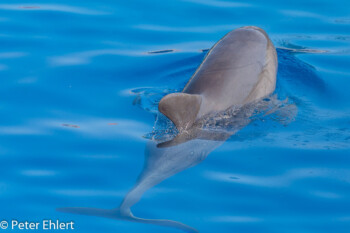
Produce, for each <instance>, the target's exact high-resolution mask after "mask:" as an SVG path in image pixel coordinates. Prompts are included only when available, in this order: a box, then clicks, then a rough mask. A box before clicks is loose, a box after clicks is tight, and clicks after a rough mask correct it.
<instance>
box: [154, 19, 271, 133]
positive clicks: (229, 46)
mask: <svg viewBox="0 0 350 233" xmlns="http://www.w3.org/2000/svg"><path fill="white" fill-rule="evenodd" d="M276 73H277V53H276V49H275V47H274V46H273V44H272V42H271V41H270V39H269V37H268V36H267V34H266V32H265V31H264V30H263V29H261V28H258V27H254V26H247V27H242V28H238V29H236V30H233V31H231V32H229V33H228V34H226V36H224V37H223V38H222V39H221V40H220V41H218V42H217V43H216V44H215V45H214V46H213V47H212V48H211V49H210V51H209V52H208V54H207V56H206V57H205V58H204V60H203V62H202V64H201V65H200V66H199V67H198V69H197V70H196V72H195V73H194V74H193V76H192V78H191V79H190V80H189V82H188V83H187V85H186V86H185V88H184V89H183V91H182V92H181V93H173V94H169V95H166V96H165V97H163V98H162V99H161V101H160V102H159V105H158V109H159V111H160V112H161V113H163V114H164V115H165V116H167V117H168V118H169V119H170V120H171V121H172V122H173V123H174V124H175V126H176V127H177V129H178V130H179V132H180V134H181V132H183V131H185V132H186V131H188V130H189V129H191V128H192V127H193V125H194V124H195V122H196V121H198V120H199V119H201V118H202V117H203V116H205V115H207V114H209V113H212V112H222V111H225V110H227V109H229V108H230V107H232V106H244V105H246V104H249V103H252V102H254V101H258V100H259V99H261V98H263V97H266V96H268V95H269V94H271V93H272V92H273V91H274V90H275V87H276Z"/></svg>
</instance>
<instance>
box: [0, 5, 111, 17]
mask: <svg viewBox="0 0 350 233" xmlns="http://www.w3.org/2000/svg"><path fill="white" fill-rule="evenodd" d="M0 10H14V11H29V10H30V11H55V12H65V13H72V14H81V15H106V14H108V13H107V12H103V11H95V10H89V9H85V8H81V7H74V6H68V5H56V4H40V5H35V6H25V5H20V4H0Z"/></svg>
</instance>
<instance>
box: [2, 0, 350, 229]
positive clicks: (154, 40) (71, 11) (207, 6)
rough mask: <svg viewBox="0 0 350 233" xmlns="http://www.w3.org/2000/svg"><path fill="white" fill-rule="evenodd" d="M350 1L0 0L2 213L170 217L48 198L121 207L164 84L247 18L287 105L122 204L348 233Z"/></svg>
mask: <svg viewBox="0 0 350 233" xmlns="http://www.w3.org/2000/svg"><path fill="white" fill-rule="evenodd" d="M349 12H350V2H349V1H347V0H334V1H329V0H327V1H323V0H322V1H320V0H318V1H315V0H311V1H302V0H294V1H277V0H266V1H263V2H262V1H244V2H229V1H224V0H220V1H219V0H183V1H172V0H169V1H157V0H154V1H137V0H135V1H109V0H100V1H92V0H84V1H82V0H77V1H67V0H61V1H56V2H50V1H43V0H37V1H35V2H27V1H26V2H24V1H16V0H11V1H8V0H7V1H6V0H5V1H1V3H0V78H1V79H0V80H1V81H0V82H1V85H0V174H1V176H0V221H2V220H6V221H8V222H10V221H11V220H13V219H16V220H18V221H32V222H35V221H37V222H40V221H42V220H43V219H52V220H57V219H59V220H61V221H74V223H75V229H74V230H67V231H69V232H84V233H86V232H128V233H132V232H137V233H139V232H152V233H155V232H162V233H163V232H181V230H179V229H177V228H174V227H164V226H158V225H155V224H144V223H139V222H131V221H127V220H128V219H124V220H123V219H120V218H119V219H110V218H105V217H97V216H86V215H77V214H72V213H64V212H59V211H57V210H56V209H57V208H64V207H92V208H100V209H113V208H117V207H118V206H119V204H120V203H121V202H122V200H123V198H124V197H125V195H126V194H127V193H128V191H129V190H130V189H131V188H132V187H133V186H134V185H135V183H136V184H137V182H138V181H140V179H139V180H138V177H139V175H140V174H141V173H142V171H144V172H145V171H146V170H147V164H152V163H153V162H154V160H152V159H153V157H152V154H151V155H150V154H149V153H150V152H149V151H148V148H149V147H148V146H149V143H150V142H151V139H152V138H155V137H156V136H158V134H159V128H161V127H160V126H159V125H162V123H163V128H164V122H165V120H164V119H161V118H160V117H159V116H158V113H157V102H158V101H159V100H160V98H161V97H162V96H164V95H165V94H167V93H171V92H175V91H180V90H181V89H182V88H183V86H184V84H185V83H186V81H187V80H188V79H189V78H190V77H191V75H192V73H193V72H194V71H195V69H196V68H197V67H198V65H199V64H200V63H201V60H202V59H203V57H204V56H205V54H206V52H207V49H209V48H210V47H211V46H212V45H213V44H214V43H215V42H216V41H218V40H219V39H220V38H221V37H222V36H224V35H225V34H226V33H227V32H229V31H230V30H232V29H235V28H237V27H240V26H245V25H256V26H259V27H262V28H264V29H265V30H266V31H267V33H268V34H269V35H270V37H271V40H272V41H273V43H274V44H275V46H276V47H277V50H278V57H279V71H278V81H277V89H276V92H275V93H274V94H275V96H277V98H278V101H283V100H286V101H287V102H288V104H286V105H287V107H288V106H293V108H292V110H293V111H285V110H286V109H285V108H279V110H280V111H278V112H277V113H274V114H272V115H269V116H263V117H261V116H257V117H256V119H254V121H252V122H251V123H250V124H248V125H247V126H246V127H244V128H243V129H242V130H240V131H239V132H237V133H236V134H234V135H233V136H231V137H230V138H229V139H228V140H227V141H225V142H223V144H222V145H218V146H217V148H216V149H215V150H213V151H212V152H211V153H209V155H208V156H207V157H201V158H198V160H195V159H194V161H196V162H195V163H193V164H192V165H191V166H192V167H191V166H190V165H188V167H186V166H184V167H182V168H181V167H176V166H175V167H176V169H178V170H176V169H175V168H174V167H173V169H175V170H173V171H172V172H171V171H170V172H169V171H167V170H166V168H165V169H163V173H162V172H160V173H159V174H158V176H161V175H162V174H164V172H169V174H170V175H169V177H165V178H164V180H163V181H162V182H161V183H160V184H158V185H156V186H155V187H153V188H150V189H147V190H144V193H142V195H141V199H140V201H139V202H137V203H136V204H135V205H133V206H132V207H131V210H132V212H133V214H134V215H135V216H137V217H140V218H146V219H168V220H173V221H177V222H182V223H183V224H186V225H188V226H190V227H192V228H194V229H196V230H198V231H200V232H203V233H204V232H208V233H212V232H242V233H249V232H252V233H296V232H297V233H316V232H317V233H323V232H327V233H333V232H337V233H343V232H344V233H348V232H349V231H350V157H349V156H350V153H349V152H350V104H349V100H350V91H349V88H350V63H349V59H350V13H349ZM296 109H297V110H296ZM287 110H288V108H287ZM165 125H166V124H165ZM154 126H155V128H153V127H154ZM157 130H158V131H157ZM161 133H162V134H167V133H168V134H172V132H167V131H166V130H165V132H164V130H163V131H162V132H161ZM163 136H164V135H163ZM164 158H165V157H160V158H158V159H159V160H161V159H164ZM178 158H179V157H174V158H169V160H166V163H168V164H170V165H171V161H175V160H176V159H178ZM186 161H187V160H183V161H182V162H183V163H182V164H184V163H186ZM144 163H146V165H145V166H144ZM153 165H154V166H155V167H156V168H158V167H159V166H158V165H157V164H153ZM190 167H191V168H190ZM175 171H176V172H175ZM172 173H176V174H172ZM141 179H142V177H141ZM116 213H117V210H116ZM116 216H118V214H116ZM119 217H120V216H119ZM7 231H11V230H9V229H7ZM12 231H14V232H23V230H22V231H21V230H18V229H14V230H12ZM37 231H43V230H40V229H39V230H37ZM4 232H6V231H5V230H4ZM45 232H47V231H45Z"/></svg>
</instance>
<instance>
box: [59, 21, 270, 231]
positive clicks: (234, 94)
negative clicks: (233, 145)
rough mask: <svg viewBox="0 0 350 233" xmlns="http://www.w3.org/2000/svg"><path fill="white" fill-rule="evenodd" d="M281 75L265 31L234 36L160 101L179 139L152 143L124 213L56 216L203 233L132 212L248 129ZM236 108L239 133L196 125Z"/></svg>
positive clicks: (76, 211) (85, 212)
mask: <svg viewBox="0 0 350 233" xmlns="http://www.w3.org/2000/svg"><path fill="white" fill-rule="evenodd" d="M276 69H277V56H276V50H275V48H274V46H273V45H272V43H271V41H270V40H269V38H268V36H267V35H266V33H265V32H264V31H263V30H262V29H260V28H257V27H243V28H239V29H237V30H234V31H231V32H230V33H228V34H227V35H226V36H225V37H224V38H223V39H221V40H220V41H219V42H218V43H216V44H215V45H214V46H213V48H212V49H211V50H210V51H209V53H208V55H207V56H206V57H205V59H204V60H203V62H202V64H201V65H200V67H199V68H198V69H197V71H196V72H195V74H194V75H193V76H192V78H191V80H190V81H189V82H188V83H187V85H186V87H185V88H184V90H183V92H182V93H175V94H170V95H167V96H165V97H164V98H163V99H162V100H161V101H160V103H159V110H160V111H161V112H162V113H163V114H164V115H166V116H167V117H168V118H169V119H170V120H172V121H173V122H174V124H175V125H176V127H177V128H178V129H179V135H180V136H176V138H175V139H173V140H171V141H166V142H162V143H160V144H157V142H156V141H154V140H151V141H150V142H148V144H147V146H146V149H145V163H144V168H143V171H142V172H141V174H140V176H139V178H138V180H137V182H136V183H135V185H134V187H133V188H132V189H131V190H130V191H129V192H128V193H127V194H126V195H125V197H124V199H123V201H122V202H121V204H120V205H119V207H117V208H114V209H97V208H84V207H69V208H59V209H57V210H58V211H60V212H65V213H74V214H82V215H90V216H98V217H105V218H111V219H117V220H124V221H131V222H138V223H148V224H155V225H160V226H166V227H172V228H177V229H180V230H183V231H186V232H191V233H194V232H198V230H197V229H195V228H193V227H191V226H188V225H185V224H183V223H181V222H176V221H172V220H167V219H144V218H138V217H135V216H134V215H133V213H132V212H131V207H132V206H133V205H135V204H136V203H137V202H138V201H139V200H140V199H141V197H142V195H143V194H144V193H145V192H146V191H147V190H149V189H151V188H152V187H154V186H155V185H157V184H159V183H161V182H162V181H164V180H165V179H168V178H169V177H171V176H173V175H175V174H177V173H179V172H181V171H183V170H185V169H187V168H190V167H193V166H196V165H197V164H199V163H200V162H202V161H203V160H205V159H206V158H207V156H208V155H209V154H210V153H211V152H212V151H213V150H215V149H216V148H217V147H219V146H221V145H222V144H223V143H224V142H225V141H226V140H227V139H228V138H229V137H230V136H231V135H232V134H234V132H235V131H237V130H239V129H240V128H242V127H244V126H245V125H247V124H248V123H249V121H250V120H249V119H248V120H247V118H246V117H245V110H244V106H245V105H249V104H250V103H254V102H255V101H258V100H259V99H261V98H263V97H265V96H267V95H269V94H271V93H272V92H273V91H274V89H275V85H276ZM234 105H237V106H240V107H242V110H241V111H240V113H244V114H239V113H238V114H236V115H235V119H236V120H235V121H234V125H235V130H234V131H224V132H217V131H203V130H201V129H196V128H195V126H194V125H195V123H196V121H198V120H200V119H201V118H203V117H204V116H206V115H207V114H209V113H211V112H220V111H224V110H226V109H228V108H230V107H231V106H234ZM248 112H249V111H248ZM248 115H249V114H248ZM187 131H191V133H190V136H188V135H189V134H186V133H183V132H187ZM181 135H185V136H181ZM160 145H161V146H160Z"/></svg>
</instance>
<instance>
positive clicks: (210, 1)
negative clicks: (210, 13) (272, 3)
mask: <svg viewBox="0 0 350 233" xmlns="http://www.w3.org/2000/svg"><path fill="white" fill-rule="evenodd" d="M184 1H185V2H191V3H196V4H200V5H206V6H212V7H229V8H238V7H251V6H252V5H251V4H248V3H243V2H232V1H215V0H184Z"/></svg>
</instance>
